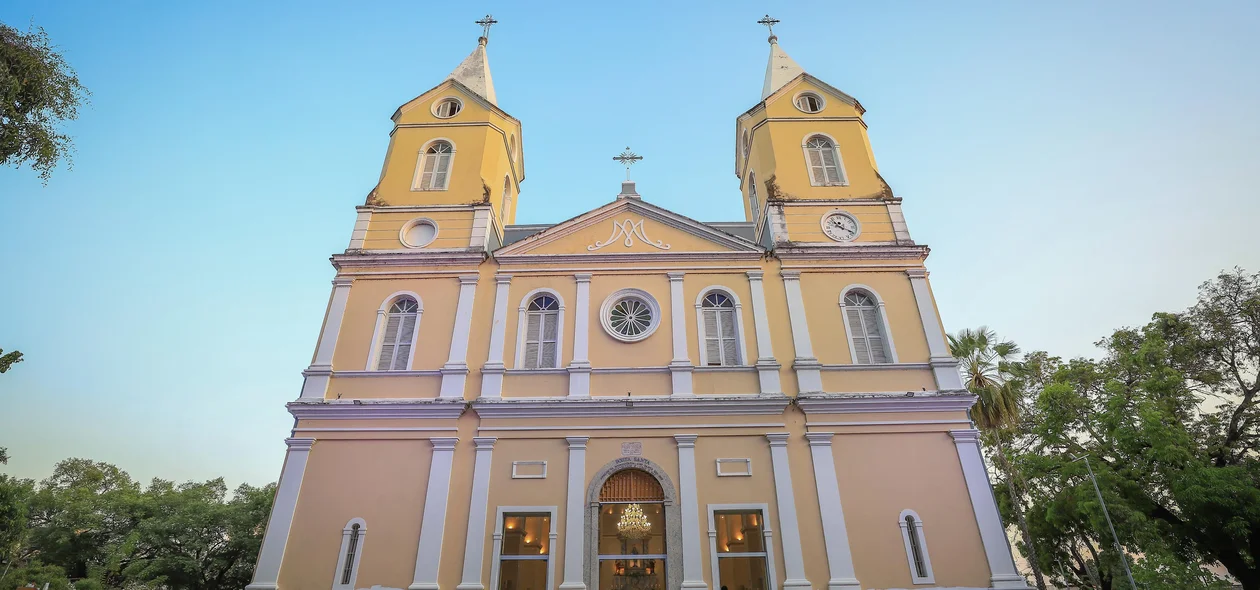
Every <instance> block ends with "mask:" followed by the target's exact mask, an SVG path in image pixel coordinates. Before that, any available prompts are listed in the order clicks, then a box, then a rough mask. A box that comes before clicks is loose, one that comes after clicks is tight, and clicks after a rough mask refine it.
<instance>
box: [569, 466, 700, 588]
mask: <svg viewBox="0 0 1260 590" xmlns="http://www.w3.org/2000/svg"><path fill="white" fill-rule="evenodd" d="M627 459H630V458H623V459H621V460H618V461H614V462H613V463H612V464H610V465H608V466H607V467H605V468H604V469H603V470H601V471H600V473H598V474H597V475H596V476H595V478H594V479H593V480H592V481H591V487H590V490H589V492H588V496H587V499H588V500H589V502H588V508H587V515H586V533H587V553H586V556H587V559H586V585H587V588H588V589H590V590H677V589H678V588H679V587H680V586H681V584H682V561H681V544H682V534H681V529H679V524H680V515H679V507H678V502H677V497H678V496H677V493H676V492H675V490H674V487H673V485H672V484H671V483H670V481H669V478H668V477H667V476H665V474H664V472H663V471H662V470H661V469H660V468H659V467H658V466H657V465H656V464H654V463H652V462H651V461H648V460H645V459H642V458H639V457H635V458H633V460H627Z"/></svg>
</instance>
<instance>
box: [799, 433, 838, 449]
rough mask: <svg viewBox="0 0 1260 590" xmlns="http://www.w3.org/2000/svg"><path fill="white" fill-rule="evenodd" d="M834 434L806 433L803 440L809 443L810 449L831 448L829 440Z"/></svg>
mask: <svg viewBox="0 0 1260 590" xmlns="http://www.w3.org/2000/svg"><path fill="white" fill-rule="evenodd" d="M835 435H836V433H834V432H806V433H805V439H806V440H808V441H809V446H811V447H829V446H831V438H832V437H834V436H835Z"/></svg>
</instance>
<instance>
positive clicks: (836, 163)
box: [804, 135, 845, 186]
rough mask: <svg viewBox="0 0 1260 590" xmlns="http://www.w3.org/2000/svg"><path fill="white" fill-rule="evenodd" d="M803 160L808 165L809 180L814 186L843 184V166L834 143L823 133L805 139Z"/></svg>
mask: <svg viewBox="0 0 1260 590" xmlns="http://www.w3.org/2000/svg"><path fill="white" fill-rule="evenodd" d="M804 147H805V162H806V164H807V165H808V166H809V180H810V183H812V184H813V185H814V186H841V185H844V184H845V180H844V168H843V166H842V165H841V164H840V153H839V152H838V151H836V144H835V143H832V141H831V140H830V139H828V138H827V137H826V136H823V135H813V136H810V138H809V139H806V140H805V146H804Z"/></svg>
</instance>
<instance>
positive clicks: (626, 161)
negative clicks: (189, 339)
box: [613, 146, 643, 181]
mask: <svg viewBox="0 0 1260 590" xmlns="http://www.w3.org/2000/svg"><path fill="white" fill-rule="evenodd" d="M642 159H643V156H640V155H639V154H636V153H634V152H632V151H630V146H626V151H624V152H621V153H620V154H617V155H615V156H613V160H616V161H618V162H621V165H622V166H625V167H626V181H629V180H630V167H631V166H633V165H634V163H635V162H638V161H639V160H642Z"/></svg>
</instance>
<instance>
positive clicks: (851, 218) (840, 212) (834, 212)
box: [818, 209, 862, 244]
mask: <svg viewBox="0 0 1260 590" xmlns="http://www.w3.org/2000/svg"><path fill="white" fill-rule="evenodd" d="M832 215H843V216H844V217H848V218H849V221H852V222H853V226H854V228H856V230H857V231H854V232H853V237H851V238H845V239H840V238H837V237H835V236H833V235H831V234H829V233H827V220H828V219H830V218H831V216H832ZM818 225H819V226H820V227H822V232H823V235H825V236H827V237H828V238H831V239H832V240H833V241H836V242H840V243H841V244H847V243H849V242H852V241H853V240H856V239H858V236H860V235H862V222H861V221H860V220H859V219H858V218H857V216H856V215H854V214H852V213H849V212H848V211H845V210H844V209H832V210H831V211H828V212H826V213H823V215H822V217H821V218H820V219H819V220H818Z"/></svg>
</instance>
